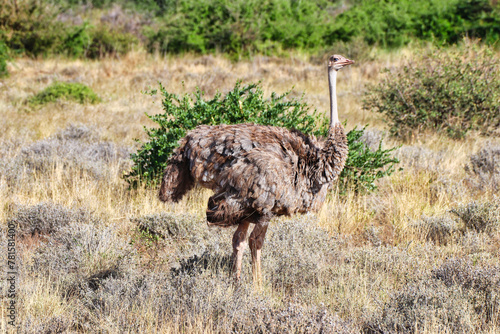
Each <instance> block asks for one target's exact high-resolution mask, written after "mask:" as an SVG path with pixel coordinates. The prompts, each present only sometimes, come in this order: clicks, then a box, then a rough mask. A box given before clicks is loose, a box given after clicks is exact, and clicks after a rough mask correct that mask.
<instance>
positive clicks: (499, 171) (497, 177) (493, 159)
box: [465, 143, 500, 193]
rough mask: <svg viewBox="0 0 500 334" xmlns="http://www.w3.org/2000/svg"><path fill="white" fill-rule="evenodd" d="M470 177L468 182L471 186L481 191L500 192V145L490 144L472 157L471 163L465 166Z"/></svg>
mask: <svg viewBox="0 0 500 334" xmlns="http://www.w3.org/2000/svg"><path fill="white" fill-rule="evenodd" d="M465 171H466V172H467V173H468V174H469V175H470V177H469V178H467V181H468V183H469V185H470V186H472V187H474V188H476V189H479V190H482V191H484V190H490V191H491V192H492V193H498V191H499V190H500V145H494V144H491V143H488V144H487V145H486V146H485V147H483V148H482V149H481V150H480V151H479V152H478V153H476V154H473V155H471V156H470V163H469V164H467V165H465Z"/></svg>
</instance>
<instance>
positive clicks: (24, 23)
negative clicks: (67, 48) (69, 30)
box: [0, 0, 65, 57]
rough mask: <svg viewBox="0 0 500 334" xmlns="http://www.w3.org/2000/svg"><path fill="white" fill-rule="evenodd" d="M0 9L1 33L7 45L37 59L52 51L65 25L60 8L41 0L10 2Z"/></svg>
mask: <svg viewBox="0 0 500 334" xmlns="http://www.w3.org/2000/svg"><path fill="white" fill-rule="evenodd" d="M2 6H3V8H2V9H0V30H2V31H3V32H4V33H5V34H4V36H5V44H6V45H7V46H8V47H9V48H10V49H11V50H12V51H13V52H14V53H18V54H19V53H21V54H27V55H29V56H32V57H35V56H39V55H47V54H49V53H51V52H52V50H53V49H54V46H55V45H57V44H58V43H59V42H60V40H61V36H62V35H64V31H65V29H64V25H63V23H62V22H60V21H58V20H57V19H56V18H57V14H58V7H57V6H54V5H53V4H50V3H42V2H41V1H37V0H20V1H12V0H7V1H3V3H2Z"/></svg>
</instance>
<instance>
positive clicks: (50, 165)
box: [0, 125, 131, 189]
mask: <svg viewBox="0 0 500 334" xmlns="http://www.w3.org/2000/svg"><path fill="white" fill-rule="evenodd" d="M18 145H19V144H18ZM19 146H21V149H20V151H19V153H18V154H17V155H15V156H14V157H13V159H8V160H6V161H2V162H0V176H1V177H3V178H4V179H5V180H7V184H8V185H9V186H12V187H13V188H12V189H14V188H15V187H14V186H15V185H21V184H22V183H23V182H28V183H31V182H35V181H34V178H37V182H51V179H50V177H49V178H47V175H50V174H51V171H53V170H54V168H56V167H59V168H61V171H62V174H61V175H60V176H62V177H63V178H65V179H66V180H68V181H69V180H71V179H73V178H75V177H82V176H83V175H85V176H89V177H90V180H92V179H93V180H103V179H109V178H110V177H111V175H113V173H119V174H121V173H122V172H123V171H124V170H127V169H128V168H130V160H129V159H128V157H129V156H130V152H131V150H130V149H129V148H126V147H123V146H117V145H116V144H115V143H113V142H109V141H103V140H101V138H100V135H99V133H98V131H97V130H96V129H93V128H89V127H87V126H75V125H70V126H68V127H67V128H65V129H63V130H62V131H60V132H59V133H56V134H55V135H54V136H51V137H49V138H45V139H41V140H39V141H36V142H34V143H31V144H29V145H26V146H22V145H19ZM115 166H117V167H118V169H115V168H114V167H115ZM37 176H42V177H37Z"/></svg>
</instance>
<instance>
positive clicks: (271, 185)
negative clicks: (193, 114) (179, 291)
mask: <svg viewBox="0 0 500 334" xmlns="http://www.w3.org/2000/svg"><path fill="white" fill-rule="evenodd" d="M352 63H353V62H352V61H351V60H348V59H346V58H344V57H342V56H337V55H334V56H332V57H330V61H329V66H328V73H329V83H330V97H331V108H330V109H331V123H330V130H329V135H328V137H327V139H326V140H325V141H319V140H317V139H316V138H315V137H309V136H306V135H304V134H303V133H301V132H299V131H296V130H289V129H285V128H279V127H272V126H262V125H255V124H237V125H216V126H207V125H202V126H198V127H197V128H195V129H194V130H191V131H190V132H188V134H187V135H186V136H185V137H184V138H183V139H181V140H180V142H179V144H180V146H179V148H178V149H176V150H175V152H174V154H173V155H172V157H171V158H170V160H169V163H168V166H167V167H166V169H165V172H164V176H163V180H162V184H161V188H160V195H159V196H160V199H161V200H162V201H174V202H176V201H179V200H180V199H181V198H182V196H183V195H184V194H185V193H187V192H188V191H189V190H190V189H192V188H193V186H194V185H195V183H198V184H200V185H201V186H203V187H206V188H210V189H212V190H213V191H214V195H213V196H212V197H210V199H209V201H208V208H207V220H208V224H209V225H217V226H222V227H229V226H232V225H238V229H237V231H236V233H235V235H234V237H233V248H234V253H233V259H234V271H235V274H236V278H237V279H239V276H240V271H241V257H242V252H243V249H244V248H245V245H246V234H247V230H248V227H249V224H250V223H253V224H256V227H255V228H254V230H253V232H252V234H251V235H250V248H251V250H252V263H253V273H254V279H257V280H260V276H261V275H260V250H261V248H262V244H263V242H264V237H265V233H266V230H267V224H268V222H269V220H270V219H271V218H272V217H273V216H277V215H291V214H295V213H305V212H309V211H312V212H315V211H318V210H319V209H320V208H321V205H322V204H323V202H324V200H325V196H326V193H327V190H328V189H329V188H330V187H331V186H332V184H333V181H334V180H335V179H336V178H337V177H338V175H339V174H340V172H341V171H342V169H343V168H344V164H345V161H346V158H347V153H348V146H347V139H346V135H345V132H344V128H343V126H342V124H341V123H340V122H339V121H338V115H337V106H336V96H335V79H336V73H337V71H338V70H339V69H340V68H342V67H344V66H346V65H350V64H352Z"/></svg>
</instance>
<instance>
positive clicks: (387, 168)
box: [125, 82, 398, 190]
mask: <svg viewBox="0 0 500 334" xmlns="http://www.w3.org/2000/svg"><path fill="white" fill-rule="evenodd" d="M160 91H161V94H162V95H163V97H164V99H163V109H164V111H165V113H164V114H158V115H153V116H150V115H148V117H149V118H150V119H151V120H152V121H153V122H155V123H157V124H158V125H159V127H155V128H146V127H145V131H146V133H147V135H148V137H149V141H148V142H144V143H142V147H141V148H140V149H139V151H138V152H137V153H135V154H132V155H131V158H132V160H133V162H134V166H133V167H132V170H131V171H130V173H128V174H127V175H126V176H125V179H126V180H127V181H128V182H129V183H130V184H131V185H132V186H136V185H137V184H138V183H141V182H145V183H146V184H148V185H154V184H156V182H157V181H158V180H159V177H160V175H161V173H162V172H163V169H164V168H165V166H166V164H167V161H168V158H169V157H170V155H171V153H172V151H173V150H174V148H176V147H177V146H178V140H179V139H181V138H182V137H184V136H185V135H186V132H187V131H188V130H190V129H193V128H195V127H196V126H198V125H201V124H213V125H215V124H238V123H256V124H261V125H272V126H280V127H285V128H294V129H297V130H299V131H302V132H303V133H306V134H314V135H319V136H326V135H327V134H328V120H327V118H326V117H324V116H320V115H319V114H318V113H317V112H316V110H315V111H314V112H312V113H309V106H308V105H307V104H306V103H304V102H303V101H302V100H296V99H290V98H289V92H287V93H285V94H283V95H278V94H276V93H274V92H273V93H272V94H271V97H270V99H268V100H265V99H264V93H263V91H262V89H261V87H260V86H259V85H258V84H250V85H248V86H244V87H241V84H240V83H239V82H238V83H236V86H235V87H234V89H233V90H231V91H230V92H229V93H227V95H226V96H224V97H222V96H221V94H220V93H219V94H216V96H215V97H214V98H213V99H210V100H205V99H204V98H203V92H201V91H199V90H198V91H197V92H196V93H194V94H193V95H191V94H186V95H184V96H183V97H179V96H177V95H174V94H171V93H168V92H167V91H166V90H165V89H164V88H163V86H161V85H160ZM155 93H156V91H152V92H151V94H155ZM193 98H194V102H193ZM287 99H288V101H287ZM363 132H364V129H362V130H357V129H354V130H352V131H350V132H349V133H348V134H347V138H348V140H349V157H348V159H347V165H346V168H345V169H344V171H343V172H342V174H341V175H340V179H341V182H340V185H341V187H342V189H343V190H345V189H346V187H348V186H354V187H355V189H356V190H363V189H367V190H372V189H375V185H374V181H375V180H376V179H378V178H380V177H383V176H385V175H389V174H391V173H392V172H393V171H394V164H395V163H397V162H398V160H397V159H393V158H391V157H390V156H389V152H390V151H392V149H391V150H383V149H382V148H381V145H379V147H378V149H377V150H370V149H369V148H368V147H367V145H366V144H364V143H363V142H362V141H360V140H359V139H360V137H361V136H362V135H363Z"/></svg>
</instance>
